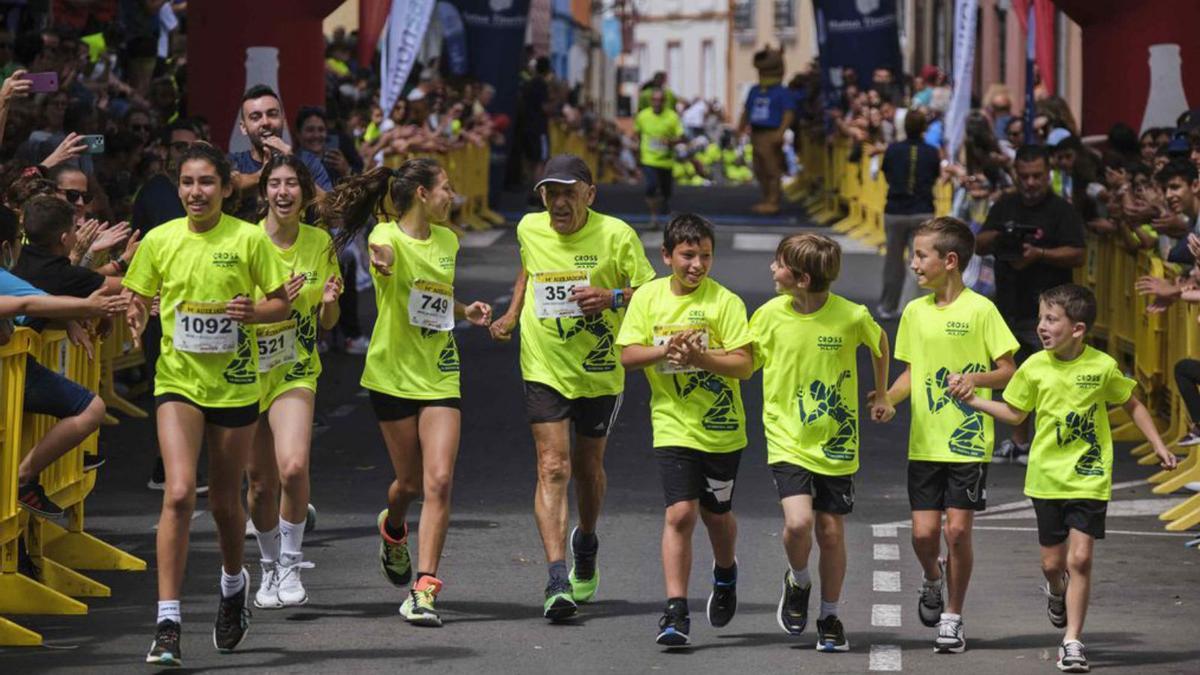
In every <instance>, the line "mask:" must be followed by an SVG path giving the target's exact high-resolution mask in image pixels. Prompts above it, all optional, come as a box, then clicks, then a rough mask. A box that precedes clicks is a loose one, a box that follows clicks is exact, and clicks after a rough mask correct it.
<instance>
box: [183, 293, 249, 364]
mask: <svg viewBox="0 0 1200 675" xmlns="http://www.w3.org/2000/svg"><path fill="white" fill-rule="evenodd" d="M225 306H226V303H224V302H181V303H179V304H178V305H176V306H175V336H174V340H173V344H174V345H175V349H178V350H179V351H181V352H191V353H194V354H228V353H230V352H233V351H235V350H236V349H237V325H236V322H235V321H234V320H233V319H231V318H230V317H229V315H228V314H226V313H225Z"/></svg>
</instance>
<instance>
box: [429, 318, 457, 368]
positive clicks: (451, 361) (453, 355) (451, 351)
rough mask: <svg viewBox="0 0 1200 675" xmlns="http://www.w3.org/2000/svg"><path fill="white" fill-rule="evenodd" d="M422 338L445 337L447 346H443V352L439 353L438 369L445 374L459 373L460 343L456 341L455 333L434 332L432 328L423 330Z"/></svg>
mask: <svg viewBox="0 0 1200 675" xmlns="http://www.w3.org/2000/svg"><path fill="white" fill-rule="evenodd" d="M420 330H421V337H423V338H426V339H429V338H437V337H438V336H444V337H445V340H446V344H444V345H442V350H441V351H440V352H438V359H437V368H438V370H440V371H441V372H443V373H457V372H458V371H459V366H460V363H459V360H458V343H457V342H455V340H454V333H451V332H448V331H440V330H434V329H432V328H422V329H420Z"/></svg>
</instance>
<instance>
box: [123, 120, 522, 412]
mask: <svg viewBox="0 0 1200 675" xmlns="http://www.w3.org/2000/svg"><path fill="white" fill-rule="evenodd" d="M416 157H429V158H430V159H435V160H437V162H438V164H440V165H441V166H442V168H443V169H445V170H446V174H447V175H448V176H449V177H450V184H451V185H452V186H453V187H454V191H455V192H456V193H458V195H459V196H461V197H462V198H463V201H462V206H461V209H460V219H461V221H462V223H463V224H465V225H466V226H467V227H469V228H471V229H472V230H486V229H488V228H490V227H492V226H493V225H499V224H501V223H503V222H504V217H503V216H501V215H500V214H498V213H496V212H495V211H492V210H491V209H490V208H488V203H487V198H488V180H489V178H488V176H489V173H490V164H489V162H490V157H491V154H490V150H489V148H488V146H487V145H482V146H476V145H475V144H473V143H464V144H463V145H461V146H459V147H456V148H453V149H451V150H450V151H449V152H445V153H418V154H411V155H391V156H389V157H388V158H387V160H386V161H385V162H384V163H385V164H386V165H387V166H389V167H391V168H397V167H399V166H400V165H401V164H403V163H404V162H406V161H407V160H409V159H413V158H416ZM106 400H107V399H106Z"/></svg>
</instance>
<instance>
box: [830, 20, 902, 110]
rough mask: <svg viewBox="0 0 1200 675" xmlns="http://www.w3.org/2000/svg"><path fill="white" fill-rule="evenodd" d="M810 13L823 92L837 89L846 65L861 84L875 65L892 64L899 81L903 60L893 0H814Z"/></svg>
mask: <svg viewBox="0 0 1200 675" xmlns="http://www.w3.org/2000/svg"><path fill="white" fill-rule="evenodd" d="M813 14H814V16H815V18H816V24H817V45H818V47H819V48H820V56H819V59H820V63H821V79H822V81H823V82H824V85H825V86H824V90H825V91H826V92H830V94H831V95H833V96H837V95H838V94H839V93H840V91H841V88H842V85H843V83H844V82H843V78H842V74H843V72H844V71H845V69H846V68H853V69H854V72H855V73H856V74H857V75H858V82H859V84H860V85H862V86H864V87H866V86H868V85H869V83H870V82H871V72H872V71H873V70H875V69H876V68H891V69H892V73H893V74H895V75H896V80H897V81H899V74H900V70H901V66H902V62H901V59H900V32H899V24H898V22H897V19H896V0H813ZM827 103H830V102H829V101H827Z"/></svg>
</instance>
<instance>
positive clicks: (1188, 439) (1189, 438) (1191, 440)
mask: <svg viewBox="0 0 1200 675" xmlns="http://www.w3.org/2000/svg"><path fill="white" fill-rule="evenodd" d="M1175 445H1178V446H1179V447H1181V448H1186V447H1189V446H1192V445H1200V433H1197V432H1196V430H1195V429H1194V428H1193V429H1192V430H1191V431H1188V432H1187V435H1186V436H1184V437H1183V438H1181V439H1179V442H1178V443H1176V444H1175Z"/></svg>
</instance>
